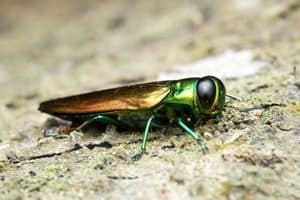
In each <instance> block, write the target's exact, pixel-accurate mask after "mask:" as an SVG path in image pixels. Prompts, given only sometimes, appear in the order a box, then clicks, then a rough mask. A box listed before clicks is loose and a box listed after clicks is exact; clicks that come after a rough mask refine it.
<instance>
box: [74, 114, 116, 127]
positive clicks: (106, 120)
mask: <svg viewBox="0 0 300 200" xmlns="http://www.w3.org/2000/svg"><path fill="white" fill-rule="evenodd" d="M97 121H98V122H104V123H107V124H114V125H118V124H119V123H118V122H117V121H116V120H114V119H112V118H110V117H107V116H105V115H96V116H95V117H93V118H91V119H89V120H87V121H85V122H84V123H83V124H81V125H80V126H79V127H77V128H76V129H75V131H81V130H82V129H84V128H86V127H88V126H89V125H90V124H92V123H94V122H97Z"/></svg>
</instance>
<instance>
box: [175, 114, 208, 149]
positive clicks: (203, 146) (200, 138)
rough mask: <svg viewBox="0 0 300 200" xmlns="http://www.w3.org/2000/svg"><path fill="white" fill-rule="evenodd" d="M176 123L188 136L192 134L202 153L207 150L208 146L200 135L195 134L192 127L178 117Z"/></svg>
mask: <svg viewBox="0 0 300 200" xmlns="http://www.w3.org/2000/svg"><path fill="white" fill-rule="evenodd" d="M177 122H178V125H179V126H180V127H181V128H182V129H183V130H184V131H185V132H186V133H187V134H189V135H190V136H192V137H193V138H194V139H195V140H196V141H197V142H198V144H200V147H201V151H202V153H203V154H205V153H207V152H208V147H207V145H206V143H205V141H204V139H203V138H202V137H201V136H200V135H197V134H196V133H195V132H194V131H193V130H192V129H190V128H189V127H188V126H187V125H186V124H185V123H184V122H183V121H182V119H181V118H179V119H178V121H177Z"/></svg>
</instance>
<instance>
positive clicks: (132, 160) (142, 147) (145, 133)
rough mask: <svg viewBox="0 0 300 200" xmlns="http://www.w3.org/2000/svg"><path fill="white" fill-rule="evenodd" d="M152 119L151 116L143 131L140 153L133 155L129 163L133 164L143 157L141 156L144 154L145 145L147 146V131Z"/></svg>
mask: <svg viewBox="0 0 300 200" xmlns="http://www.w3.org/2000/svg"><path fill="white" fill-rule="evenodd" d="M153 118H154V116H153V115H152V116H151V117H150V118H149V119H148V121H147V124H146V128H145V131H144V135H143V143H142V146H141V150H140V152H139V153H138V154H136V155H134V156H133V157H132V158H131V162H135V161H137V160H139V159H140V158H141V157H142V156H143V154H144V153H145V151H146V145H147V139H148V136H149V129H150V126H151V122H152V120H153Z"/></svg>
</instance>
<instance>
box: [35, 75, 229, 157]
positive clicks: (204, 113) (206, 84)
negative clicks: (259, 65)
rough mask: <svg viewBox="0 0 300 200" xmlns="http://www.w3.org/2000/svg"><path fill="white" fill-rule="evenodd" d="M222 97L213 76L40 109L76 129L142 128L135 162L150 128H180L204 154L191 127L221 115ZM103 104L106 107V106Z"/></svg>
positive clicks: (93, 95) (123, 90) (76, 99)
mask: <svg viewBox="0 0 300 200" xmlns="http://www.w3.org/2000/svg"><path fill="white" fill-rule="evenodd" d="M137 91H140V93H139V92H137ZM118 93H119V94H122V95H120V98H119V99H118V98H117V97H116V94H118ZM105 94H107V95H109V96H107V97H106V96H105ZM225 96H226V90H225V87H224V85H223V83H222V82H221V81H220V80H219V79H218V78H216V77H213V76H206V77H202V78H188V79H182V80H173V81H162V82H153V83H145V84H140V85H132V86H128V87H121V88H115V89H112V90H106V91H103V92H101V91H100V92H94V93H88V94H83V95H75V96H71V97H66V98H61V99H56V100H50V101H47V102H43V103H41V105H40V108H39V109H40V110H41V111H42V112H47V113H49V114H52V115H55V116H57V117H60V118H63V119H66V120H70V121H78V122H83V124H82V125H81V126H80V127H78V128H77V130H81V129H82V128H84V127H86V126H88V125H89V124H91V123H93V122H95V121H98V122H102V123H104V124H114V125H116V126H124V127H129V128H138V129H144V136H143V143H142V146H141V151H140V153H139V154H137V155H135V156H134V157H133V158H132V160H133V161H134V160H138V159H139V158H140V157H141V156H142V155H143V153H144V151H145V149H146V142H147V138H148V134H149V129H150V127H151V126H156V127H162V126H170V125H174V126H179V127H181V128H182V129H183V130H185V132H186V133H187V134H189V135H190V136H192V137H193V138H194V139H195V140H196V141H197V142H198V143H199V145H200V147H201V150H202V152H204V153H205V152H207V151H208V148H207V146H206V144H205V142H204V140H203V139H202V137H201V136H199V135H197V134H196V133H195V132H194V131H193V130H192V129H190V127H191V126H192V127H194V126H196V125H198V124H199V122H201V120H203V119H205V118H208V117H211V116H215V115H218V114H220V113H221V111H222V109H223V106H224V103H225ZM104 97H105V98H104ZM100 102H102V103H100ZM103 102H104V103H107V105H108V106H106V107H105V106H104V105H103ZM110 108H111V109H110ZM101 109H103V110H101ZM105 110H108V111H105Z"/></svg>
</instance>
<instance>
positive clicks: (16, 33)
mask: <svg viewBox="0 0 300 200" xmlns="http://www.w3.org/2000/svg"><path fill="white" fill-rule="evenodd" d="M299 55H300V1H299V0H286V1H280V0H251V1H246V0H222V1H221V0H184V1H182V0H163V1H160V0H151V1H149V0H101V1H99V0H85V1H80V0H60V1H55V0H27V1H25V0H1V1H0V151H2V152H1V153H0V160H4V162H5V163H6V162H7V160H9V156H8V155H11V152H13V153H12V155H13V156H16V157H17V156H18V155H19V153H20V152H23V150H24V149H30V148H32V147H34V148H35V147H36V145H37V144H36V140H37V138H40V137H42V131H41V127H42V126H43V123H44V122H45V121H46V119H47V118H49V116H46V115H42V114H41V113H39V112H38V111H37V107H38V104H39V102H41V101H42V100H46V99H49V98H54V97H60V96H66V95H70V94H77V93H81V92H87V91H93V90H99V89H103V88H109V87H116V86H120V85H126V84H132V83H137V82H146V81H153V80H158V79H176V78H182V77H188V76H201V75H205V74H213V75H216V76H218V77H220V78H221V79H223V80H224V82H225V83H226V85H227V89H228V91H231V92H232V93H235V94H238V95H241V96H246V97H255V96H259V95H266V96H262V97H261V96H260V97H261V99H260V102H264V100H265V98H266V97H268V99H267V100H266V102H269V103H270V104H272V103H274V101H275V100H274V99H276V98H275V97H274V96H272V95H271V96H270V95H269V94H272V93H273V95H275V94H274V91H275V89H276V88H277V89H278V91H277V96H278V97H280V98H279V99H280V101H279V100H278V101H279V103H282V102H281V100H282V99H285V98H286V97H288V98H289V99H290V100H291V101H293V102H297V101H298V103H299V72H298V71H299ZM291 74H292V76H290V75H291ZM289 84H290V85H291V86H290V85H289ZM280 88H282V90H280ZM261 89H262V90H261ZM264 89H266V90H264ZM283 91H284V92H283ZM257 92H261V93H259V94H258V93H257ZM281 92H282V93H281ZM288 95H290V96H288ZM273 97H274V98H273ZM278 101H275V103H276V102H277V103H278ZM252 103H253V102H252ZM250 104H251V103H250ZM293 105H296V106H297V105H299V104H297V103H295V104H293ZM295 109H296V110H297V109H298V110H299V108H298V107H295V108H291V109H290V110H295ZM282 112H283V111H282ZM289 112H290V111H288V113H289ZM296 114H297V115H296V117H297V118H295V119H294V118H293V120H296V119H299V118H298V117H299V111H298V113H296ZM270 115H271V114H270ZM281 120H283V119H281ZM285 120H287V121H291V122H292V121H293V120H288V118H287V119H285ZM298 122H299V121H298ZM252 125H253V124H252ZM252 125H251V124H250V125H249V126H250V128H251V126H252ZM269 125H270V124H269ZM270 126H271V125H270ZM292 126H293V127H294V128H295V129H294V131H299V125H297V123H296V122H295V124H293V125H292ZM297 127H298V129H297ZM231 128H232V127H231ZM229 129H230V128H229ZM257 130H258V129H257ZM298 134H299V132H298ZM298 139H299V135H298ZM249 143H250V142H249ZM56 145H57V144H56V143H55V142H54V143H53V144H52V143H51V144H50V147H51V148H54V147H55V146H56ZM298 145H299V143H298ZM287 146H289V145H287ZM51 148H49V149H51ZM176 148H177V147H176ZM291 148H292V147H291ZM295 148H296V147H295ZM49 149H48V150H49ZM38 151H40V149H39V150H37V152H38ZM293 151H294V152H296V151H297V150H295V149H293ZM29 152H31V151H29ZM298 152H299V149H298ZM31 153H32V152H31ZM100 153H102V152H100ZM88 154H89V153H87V152H83V153H82V155H85V156H87V155H88ZM271 155H272V154H271ZM298 155H299V154H298ZM149 159H150V161H151V162H152V160H151V158H149ZM168 159H169V158H168ZM297 159H298V160H299V157H298V158H297ZM298 160H297V162H296V161H295V162H296V163H297V164H299V162H298ZM51 162H54V161H51ZM60 162H68V160H67V161H66V160H62V161H60ZM74 162H75V161H74ZM157 162H158V161H157ZM199 162H200V161H199ZM201 162H203V161H201ZM206 162H209V161H206ZM212 162H217V161H212ZM282 162H283V161H282ZM142 163H143V162H142ZM154 163H156V162H154ZM158 163H159V162H158ZM175 163H176V162H175ZM187 163H188V162H187ZM124 165H125V168H126V167H128V166H127V165H126V164H124V163H123V165H121V166H123V167H124ZM1 166H2V165H1V164H0V175H1V174H5V173H4V171H3V169H4V168H7V169H8V171H9V172H7V173H8V174H10V175H3V176H2V177H6V176H7V177H9V178H8V179H7V178H6V180H2V181H1V176H0V185H1V184H2V189H0V192H2V193H3V194H5V195H11V192H12V191H15V190H14V189H13V186H14V184H17V186H18V187H17V188H19V189H20V188H21V189H20V190H19V189H17V191H21V192H24V191H26V192H29V193H27V194H26V195H27V197H28V195H29V197H30V192H31V190H30V189H32V188H31V187H29V186H28V188H30V189H28V188H27V185H26V184H28V182H26V181H25V183H24V179H22V181H23V182H22V181H20V180H19V182H18V181H17V180H15V179H13V178H12V177H14V174H24V173H25V174H27V172H28V171H30V170H29V169H31V168H33V169H34V168H41V166H40V164H39V163H37V164H36V163H33V165H30V166H26V167H21V169H19V171H17V172H16V170H17V169H16V168H15V166H14V165H12V166H11V165H4V164H3V166H5V167H2V168H1ZM93 166H94V165H93ZM166 166H167V165H166ZM171 166H172V164H171ZM187 166H188V164H187V165H186V166H184V167H183V169H184V170H183V171H185V170H188V169H186V168H185V167H187ZM298 166H299V165H298ZM85 167H87V168H89V167H88V166H85ZM143 167H145V168H147V166H146V163H145V166H143ZM148 167H149V166H148ZM156 167H157V166H155V165H152V166H151V168H152V169H155V168H156ZM54 168H55V170H57V168H56V167H54ZM136 168H142V167H141V166H137V167H136ZM136 168H134V169H131V170H137V169H136ZM1 169H2V171H1ZM92 169H93V167H92ZM168 169H171V168H168ZM176 169H177V168H176ZM59 170H60V168H59ZM111 170H112V169H111ZM171 170H173V169H171ZM189 170H191V171H192V172H194V171H193V170H194V169H189ZM50 171H51V170H50ZM146 171H147V170H146ZM150 171H151V170H150ZM63 172H64V173H66V174H68V173H73V171H72V170H71V172H70V171H63ZM173 172H174V174H178V173H177V171H176V170H174V171H173ZM199 172H203V171H201V170H199ZM74 173H75V172H74ZM89 173H90V174H93V173H96V172H89ZM146 173H147V172H145V174H146ZM268 173H269V172H268ZM270 173H272V171H270ZM83 174H84V173H83ZM174 174H173V175H174ZM221 174H222V173H221ZM56 175H57V173H56ZM56 175H55V177H56ZM164 175H165V176H162V177H164V178H166V180H167V182H166V183H167V184H169V181H170V182H172V181H174V179H175V182H176V181H178V180H177V179H176V177H175V178H174V177H173V178H168V177H171V176H169V174H168V173H164ZM189 175H190V178H191V179H192V178H193V177H194V175H195V174H193V173H191V174H189ZM219 175H220V174H219ZM235 175H237V174H234V175H232V176H233V177H236V176H235ZM57 176H58V175H57ZM74 176H78V177H80V178H78V179H79V180H81V181H82V182H84V184H83V185H86V186H87V184H88V180H85V179H84V177H83V175H82V176H81V175H78V174H77V175H74ZM187 176H188V175H187ZM207 176H208V177H209V178H212V177H213V172H211V173H209V174H208V175H207ZM237 176H238V175H237ZM242 176H243V175H242ZM266 176H267V175H266ZM292 176H293V177H295V176H296V177H297V178H295V180H294V181H296V182H297V180H299V173H298V175H294V174H293V175H292ZM216 177H218V178H220V179H222V180H223V181H225V180H232V179H231V178H229V177H228V176H227V177H226V176H225V175H224V174H222V175H220V176H218V175H217V176H216ZM27 178H28V179H26V178H25V180H27V181H28V180H31V178H30V176H29V177H27ZM40 178H41V177H40ZM164 178H161V177H160V178H157V179H155V178H153V181H154V184H152V182H151V184H150V183H149V184H148V186H149V185H150V186H149V188H151V189H149V190H146V189H142V191H145V190H146V191H148V192H149V191H150V190H151V191H152V189H153V188H154V189H153V191H154V192H153V191H152V192H153V194H152V196H151V197H153V198H158V197H164V198H169V197H174V196H175V197H178V195H179V196H180V195H183V196H181V197H199V195H202V194H205V195H206V197H218V198H221V197H222V198H225V197H226V195H228V193H227V192H228V191H227V189H228V190H229V188H233V187H234V186H233V185H234V184H231V182H230V181H229V182H230V184H228V188H227V189H224V188H226V187H227V186H226V185H225V186H224V188H223V190H224V191H223V193H222V192H220V191H221V189H220V188H217V189H216V190H218V192H217V193H215V192H214V190H213V189H211V188H210V189H208V188H205V187H204V186H202V185H201V186H199V188H200V189H199V188H198V189H199V190H198V189H195V190H194V189H192V191H189V190H188V189H187V190H185V189H186V187H190V185H189V184H183V185H181V186H180V187H179V188H181V189H182V190H181V189H178V187H177V186H174V185H173V186H170V188H168V187H166V188H167V189H166V188H165V187H164V186H161V187H158V188H157V187H156V186H155V184H159V181H160V180H159V179H164ZM285 178H287V177H285ZM3 179H5V178H3ZM41 179H42V180H44V181H45V180H48V179H46V178H45V177H42V178H41ZM50 179H51V178H50ZM179 179H180V178H179ZM271 179H272V178H271ZM13 180H14V181H15V182H14V181H13ZM51 180H53V179H51ZM99 180H100V179H99ZM99 180H98V182H97V183H96V182H94V183H93V184H94V185H97V184H99V185H100V186H101V187H103V186H102V184H100V182H101V181H102V182H101V183H103V185H107V184H108V185H109V184H111V182H110V180H109V181H107V180H106V179H103V180H102V179H101V181H100V182H99ZM180 180H181V179H180ZM180 180H179V183H177V184H179V185H180V184H181V182H180ZM201 180H203V179H201ZM272 180H273V179H272ZM5 181H6V182H5ZM39 181H40V179H37V180H36V182H38V183H36V184H37V185H38V187H37V188H38V190H35V189H33V191H35V192H36V193H34V195H33V196H35V197H41V193H39V192H38V191H39V190H42V191H44V192H45V191H47V192H48V193H47V192H46V194H47V195H49V196H48V197H51V195H50V193H51V192H53V191H55V188H54V189H53V185H55V184H54V183H53V185H52V186H51V185H50V186H49V187H50V189H45V188H43V185H45V184H46V183H44V182H43V181H41V182H39ZM58 181H61V182H63V183H64V184H65V185H64V187H65V188H64V187H62V188H63V189H62V190H63V191H64V192H66V193H68V194H69V195H70V196H69V197H83V196H86V195H91V196H89V197H94V196H93V194H91V193H89V192H87V191H84V190H83V191H81V190H80V192H79V194H78V195H76V192H75V193H74V191H72V189H70V190H69V189H68V187H69V186H70V187H71V186H72V184H75V185H76V184H79V182H76V180H73V182H72V181H70V182H68V181H67V182H64V181H65V180H60V179H58ZM139 181H141V180H140V179H139ZM155 181H156V182H155ZM255 181H259V182H263V183H265V184H266V185H268V184H267V182H264V181H262V180H260V179H257V180H256V179H255V180H254V181H253V182H252V180H251V181H249V182H247V181H246V182H245V185H247V184H248V185H251V184H252V183H253V184H254V182H255ZM289 181H290V179H289V180H288V181H287V182H285V184H286V186H288V184H287V183H289V184H292V185H293V184H294V185H295V184H296V182H293V181H292V183H291V182H289ZM29 182H30V181H29ZM54 182H55V181H54ZM221 182H222V181H221ZM299 182H300V180H299V181H298V183H297V184H298V189H295V190H292V189H290V190H289V192H287V194H286V195H291V194H292V198H300V191H299ZM30 183H31V182H30ZM218 183H219V182H218ZM222 183H223V182H222ZM250 183H251V184H250ZM22 184H23V185H22ZM31 184H32V183H31ZM93 184H92V185H93ZM4 185H5V186H4ZM9 185H11V186H9ZM24 185H25V186H24ZM113 185H114V187H115V188H117V189H112V190H109V188H107V186H105V187H104V188H105V189H104V191H106V192H107V191H110V192H111V193H110V195H112V196H109V195H108V196H106V197H114V194H113V192H117V191H119V190H120V191H122V183H113ZM116 185H118V186H116ZM129 185H130V184H129ZM146 185H147V184H146ZM217 185H218V184H217ZM266 185H264V186H266ZM73 186H74V185H73ZM127 186H128V184H127ZM87 187H88V186H87ZM95 187H96V186H95ZM124 187H125V186H124ZM128 187H129V186H128ZM145 187H146V186H145ZM195 187H196V188H197V187H198V186H195ZM243 187H247V186H244V185H243ZM33 188H35V187H33ZM41 188H42V189H41ZM74 188H76V186H74ZM193 188H194V187H193ZM203 188H204V189H203ZM274 188H275V189H276V188H277V187H274ZM274 188H270V187H267V189H262V190H263V192H262V193H265V195H266V196H268V195H269V196H271V197H272V191H275V189H274ZM278 188H282V193H281V192H280V191H281V190H280V189H279V192H278V196H277V197H283V198H286V197H288V196H284V190H285V189H284V188H285V187H283V185H280V184H279V186H278ZM278 188H277V189H278ZM60 189H61V188H60ZM237 190H238V191H239V192H237V196H234V197H239V194H249V193H243V192H241V190H243V188H242V187H240V188H238V189H237ZM59 191H60V190H59ZM95 191H96V189H95ZM180 191H181V192H180ZM186 191H188V192H186ZM201 191H202V192H201ZM203 191H204V192H203ZM234 191H235V190H234ZM247 191H248V192H249V191H250V193H251V191H252V189H249V190H247ZM72 192H73V193H72ZM98 192H99V191H98ZM102 192H103V191H102ZM172 192H173V193H174V194H172ZM176 192H177V193H176ZM18 194H20V193H17V196H18ZM251 194H255V192H253V193H251ZM57 195H58V196H60V195H62V196H60V197H65V196H64V194H61V193H58V194H57ZM80 195H81V196H80ZM131 195H132V197H134V198H139V197H141V195H142V194H141V193H138V192H137V191H136V190H132V191H131V190H130V191H129V192H128V193H127V194H126V195H125V196H124V198H129V197H130V196H131ZM164 195H165V196H164ZM173 195H174V196H173ZM214 195H216V196H214ZM218 195H219V196H218ZM282 195H283V196H282ZM0 196H1V194H0ZM254 196H255V195H254ZM262 196H263V195H262ZM262 196H260V197H262ZM56 197H57V196H56ZM117 197H118V196H117ZM52 198H54V197H53V196H52ZM273 198H275V199H276V197H274V196H273ZM234 199H238V198H234Z"/></svg>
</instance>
